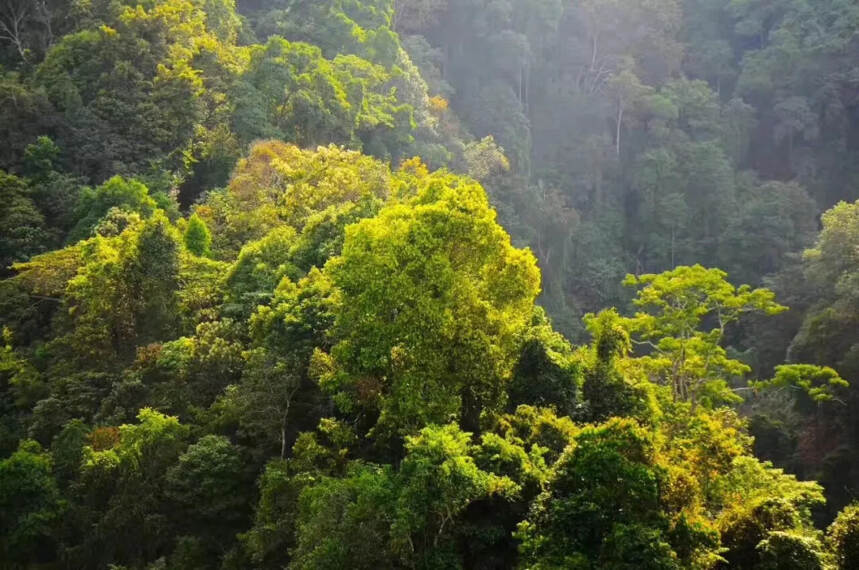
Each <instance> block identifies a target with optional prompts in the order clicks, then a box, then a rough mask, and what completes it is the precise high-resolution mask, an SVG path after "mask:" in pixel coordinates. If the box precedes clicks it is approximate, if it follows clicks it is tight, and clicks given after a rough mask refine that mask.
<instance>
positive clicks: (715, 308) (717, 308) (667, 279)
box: [624, 265, 785, 406]
mask: <svg viewBox="0 0 859 570" xmlns="http://www.w3.org/2000/svg"><path fill="white" fill-rule="evenodd" d="M726 276H727V274H726V273H725V272H723V271H720V270H718V269H705V268H704V267H701V266H700V265H696V266H693V267H678V268H676V269H673V270H671V271H666V272H664V273H662V274H659V275H653V274H650V275H641V276H639V277H635V276H633V275H629V276H628V277H627V278H626V280H625V282H624V283H625V284H626V285H628V286H635V287H639V288H640V289H639V291H638V294H637V296H636V299H635V300H634V303H635V305H636V306H638V307H640V308H641V309H643V310H642V311H641V312H639V313H637V314H636V315H635V316H634V317H632V318H630V319H628V320H627V321H626V326H627V328H628V330H629V331H630V332H631V333H632V335H633V340H634V342H636V343H637V344H639V345H642V346H645V347H647V348H648V349H650V350H651V351H652V353H651V354H649V355H647V356H644V357H643V358H642V363H643V364H644V366H645V368H646V369H648V371H649V373H650V374H651V375H653V376H654V377H655V378H657V379H658V380H660V381H662V382H664V383H666V384H668V385H669V386H671V389H672V393H673V394H674V398H675V399H676V400H684V401H691V402H692V403H693V404H704V405H708V406H712V405H718V404H719V403H720V402H725V401H727V402H730V401H737V399H738V397H737V396H736V395H735V394H734V393H733V392H732V391H731V390H730V389H729V387H728V385H727V382H726V380H727V378H730V377H731V376H742V375H743V374H745V373H747V372H748V371H749V370H750V368H749V367H748V365H746V364H744V363H742V362H741V361H739V360H736V359H733V358H730V357H729V356H728V353H727V352H726V351H725V349H724V348H722V346H721V342H722V340H723V338H724V336H725V333H726V330H727V327H728V326H729V325H731V324H733V323H735V322H737V321H738V320H739V319H740V318H742V317H743V316H744V315H746V314H749V313H752V312H761V313H765V314H768V315H773V314H777V313H779V312H781V311H784V310H785V307H783V306H781V305H779V304H778V303H776V302H775V294H774V293H773V292H772V291H769V290H767V289H752V288H751V287H749V286H748V285H742V286H740V287H734V286H733V285H731V284H730V283H729V282H728V281H726V280H725V277H726Z"/></svg>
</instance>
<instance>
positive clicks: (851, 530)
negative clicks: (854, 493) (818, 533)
mask: <svg viewBox="0 0 859 570" xmlns="http://www.w3.org/2000/svg"><path fill="white" fill-rule="evenodd" d="M826 540H827V543H828V545H829V548H830V549H831V551H832V553H833V555H834V556H835V563H836V565H837V567H838V568H839V570H854V569H855V568H859V508H857V507H856V505H848V506H847V507H845V508H844V509H843V510H842V511H841V512H840V513H838V516H837V517H836V518H835V521H833V523H832V524H831V525H830V526H829V529H828V530H827V531H826Z"/></svg>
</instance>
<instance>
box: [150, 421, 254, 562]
mask: <svg viewBox="0 0 859 570" xmlns="http://www.w3.org/2000/svg"><path fill="white" fill-rule="evenodd" d="M166 482H167V494H168V496H169V497H170V498H171V499H172V500H173V501H175V503H178V505H179V506H180V507H181V509H182V516H181V521H182V522H181V525H180V526H181V528H182V532H184V533H187V534H189V535H192V536H197V537H200V540H201V542H202V543H203V544H204V545H205V546H206V547H207V549H208V550H209V551H210V552H212V553H214V554H219V553H220V552H222V551H223V550H224V545H225V544H228V543H229V541H230V540H231V539H232V538H233V536H234V535H235V534H236V532H237V531H239V530H241V529H242V526H243V523H245V522H246V517H247V515H248V512H247V511H246V509H247V504H248V501H247V496H246V491H245V485H246V481H245V477H244V473H243V465H242V458H241V456H240V454H239V450H238V449H237V448H236V447H235V446H233V445H232V444H231V443H230V441H229V440H228V439H227V438H225V437H222V436H216V435H206V436H204V437H202V438H200V440H199V441H198V442H197V443H194V444H192V445H190V446H189V447H188V449H186V450H185V452H184V453H183V454H182V455H180V456H179V459H178V462H177V463H176V464H175V465H173V466H172V467H170V469H169V470H168V471H167V476H166ZM212 558H213V559H214V560H217V558H216V557H214V556H213V557H212Z"/></svg>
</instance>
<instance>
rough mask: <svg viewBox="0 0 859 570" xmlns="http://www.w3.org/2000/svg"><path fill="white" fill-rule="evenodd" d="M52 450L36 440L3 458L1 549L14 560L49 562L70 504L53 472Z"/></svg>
mask: <svg viewBox="0 0 859 570" xmlns="http://www.w3.org/2000/svg"><path fill="white" fill-rule="evenodd" d="M52 468H53V465H52V462H51V456H50V454H48V453H46V452H44V451H43V450H42V448H41V446H40V445H39V444H38V443H36V442H35V441H30V440H26V441H22V442H21V444H20V445H19V447H18V450H17V451H16V452H15V453H13V454H12V455H11V456H10V457H8V458H6V459H3V460H2V461H0V529H2V533H0V534H1V535H2V539H0V549H2V553H3V559H4V560H5V561H6V562H7V563H10V564H21V565H24V566H26V565H27V564H28V563H31V562H40V563H49V562H52V559H53V557H54V556H55V555H56V553H55V551H54V548H55V545H54V537H56V528H57V525H58V523H59V522H60V520H61V517H62V515H63V512H64V510H65V507H66V502H65V500H64V499H63V498H62V495H61V493H60V490H59V488H58V487H57V482H56V480H55V479H54V476H53V473H52Z"/></svg>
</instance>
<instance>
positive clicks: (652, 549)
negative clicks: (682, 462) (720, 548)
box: [518, 419, 717, 569]
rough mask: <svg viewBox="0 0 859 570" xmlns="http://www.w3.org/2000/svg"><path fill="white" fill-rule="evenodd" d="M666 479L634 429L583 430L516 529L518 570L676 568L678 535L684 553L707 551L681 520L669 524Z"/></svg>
mask: <svg viewBox="0 0 859 570" xmlns="http://www.w3.org/2000/svg"><path fill="white" fill-rule="evenodd" d="M668 477H669V472H668V470H667V469H666V468H665V467H664V466H662V465H660V464H659V463H658V460H657V456H656V450H655V448H654V445H653V441H652V439H651V437H650V436H649V434H647V433H646V431H645V430H644V429H643V428H642V427H640V426H639V425H638V424H637V423H636V422H634V421H631V420H622V419H612V420H610V421H609V422H607V423H606V424H603V425H601V426H589V427H586V428H585V429H583V430H582V431H581V432H580V433H579V434H578V435H577V436H576V438H575V445H573V446H570V447H569V448H567V451H565V452H564V455H563V456H562V457H561V458H560V459H559V460H558V463H557V464H556V466H555V468H554V470H553V474H552V476H551V478H550V480H549V482H548V484H547V486H546V490H545V491H544V492H543V493H542V494H541V495H540V497H539V498H538V499H537V501H536V503H535V505H534V508H533V510H532V512H531V514H530V515H529V516H528V518H527V519H526V520H525V521H524V522H522V523H521V524H520V526H519V531H518V534H519V537H520V540H521V541H522V546H521V553H522V556H523V563H524V564H525V565H527V566H528V567H537V568H543V567H545V568H553V567H572V568H607V567H608V568H611V567H627V566H628V565H632V564H635V565H637V566H643V567H645V568H653V569H657V568H681V567H683V566H682V564H683V561H682V560H681V559H678V552H677V550H678V549H679V548H678V546H679V545H678V544H677V543H676V542H675V541H677V540H678V539H679V537H680V536H683V535H684V534H685V535H686V536H687V537H688V539H689V540H690V541H691V542H692V547H691V548H690V549H689V551H690V552H693V553H695V554H700V553H699V552H698V549H699V548H703V549H705V550H712V549H714V548H715V546H716V544H717V543H716V541H715V540H714V537H713V533H712V532H711V531H708V530H707V529H705V528H703V527H700V526H696V525H694V524H690V523H687V522H686V519H685V518H683V517H677V518H676V519H675V520H672V519H673V518H674V517H675V516H677V515H678V514H679V513H676V512H672V510H671V509H670V508H669V506H668V503H667V502H666V497H665V496H664V495H663V494H662V492H661V489H664V488H666V485H667V481H668ZM620 481H622V482H623V483H622V484H620V485H619V484H618V482H620ZM686 506H688V505H681V507H686ZM675 525H676V526H675Z"/></svg>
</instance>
